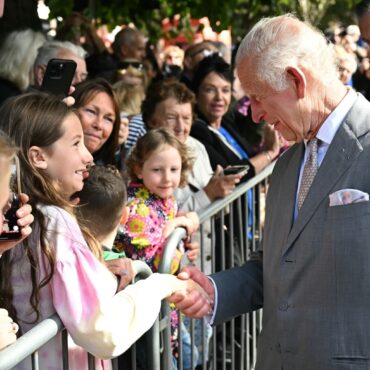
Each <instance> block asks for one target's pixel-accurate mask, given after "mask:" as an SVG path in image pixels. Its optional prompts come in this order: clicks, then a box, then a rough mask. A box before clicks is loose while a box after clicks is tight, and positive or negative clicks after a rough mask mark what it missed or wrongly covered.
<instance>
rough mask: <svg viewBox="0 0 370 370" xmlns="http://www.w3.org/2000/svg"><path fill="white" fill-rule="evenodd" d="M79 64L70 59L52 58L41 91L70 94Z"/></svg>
mask: <svg viewBox="0 0 370 370" xmlns="http://www.w3.org/2000/svg"><path fill="white" fill-rule="evenodd" d="M76 67H77V64H76V62H75V61H73V60H70V59H50V60H49V63H48V65H47V67H46V71H45V74H44V78H43V80H42V84H41V91H46V92H49V93H51V94H53V95H57V96H62V97H63V98H65V97H66V96H68V93H69V89H70V87H71V84H72V81H73V77H74V75H75V72H76Z"/></svg>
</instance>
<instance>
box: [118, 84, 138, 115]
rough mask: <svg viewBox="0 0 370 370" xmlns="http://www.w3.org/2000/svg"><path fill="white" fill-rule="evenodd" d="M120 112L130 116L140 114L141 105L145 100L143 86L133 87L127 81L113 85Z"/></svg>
mask: <svg viewBox="0 0 370 370" xmlns="http://www.w3.org/2000/svg"><path fill="white" fill-rule="evenodd" d="M113 90H114V92H115V93H116V99H117V103H118V107H119V110H120V111H121V112H126V113H127V114H128V115H129V116H134V115H136V114H140V112H141V103H142V102H143V100H144V99H145V90H144V86H143V85H131V84H129V83H127V82H126V81H118V82H116V83H115V84H114V85H113Z"/></svg>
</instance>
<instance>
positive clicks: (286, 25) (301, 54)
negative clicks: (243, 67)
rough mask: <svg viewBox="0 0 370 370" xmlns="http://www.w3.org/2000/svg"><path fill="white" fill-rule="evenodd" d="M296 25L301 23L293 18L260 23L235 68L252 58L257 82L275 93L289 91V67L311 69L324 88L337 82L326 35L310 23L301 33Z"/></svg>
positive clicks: (243, 46)
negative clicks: (265, 85) (268, 86)
mask: <svg viewBox="0 0 370 370" xmlns="http://www.w3.org/2000/svg"><path fill="white" fill-rule="evenodd" d="M294 22H295V23H296V24H297V25H298V24H299V23H298V22H301V21H299V20H298V18H296V17H295V16H294V15H293V14H285V15H282V16H278V17H273V18H263V19H261V20H260V21H259V22H258V23H257V24H256V25H255V26H254V27H253V28H252V29H251V31H250V32H249V33H248V34H247V35H246V36H245V37H244V39H243V41H242V43H241V44H240V47H239V50H238V53H237V55H236V66H237V67H238V66H239V65H240V64H241V63H243V60H244V58H246V57H250V58H252V61H253V63H254V67H255V72H256V77H257V78H258V80H260V81H265V82H267V83H268V84H269V85H270V86H271V87H272V88H273V89H274V90H276V91H282V90H284V89H286V88H287V87H288V84H289V79H288V74H287V68H288V67H302V66H305V67H308V68H309V69H310V70H311V71H312V72H313V73H315V74H316V75H317V76H319V78H320V80H321V81H322V82H323V83H324V84H325V85H329V84H330V83H331V82H332V81H334V80H338V72H337V69H336V64H335V57H334V52H333V48H332V47H331V46H330V45H329V44H328V42H327V40H326V39H325V37H324V35H323V34H322V33H321V32H320V31H319V30H317V29H315V28H314V27H313V26H311V25H309V24H307V23H305V25H306V27H305V28H303V27H301V28H299V29H298V28H297V27H294ZM302 24H303V23H302Z"/></svg>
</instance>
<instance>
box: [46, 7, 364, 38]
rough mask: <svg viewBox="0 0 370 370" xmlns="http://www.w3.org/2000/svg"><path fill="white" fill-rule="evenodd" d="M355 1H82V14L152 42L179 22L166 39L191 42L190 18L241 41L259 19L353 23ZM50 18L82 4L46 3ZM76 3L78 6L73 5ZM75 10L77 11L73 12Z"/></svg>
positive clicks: (63, 15) (318, 24)
mask: <svg viewBox="0 0 370 370" xmlns="http://www.w3.org/2000/svg"><path fill="white" fill-rule="evenodd" d="M358 2H359V0H227V1H225V0H207V1H205V0H176V1H175V0H130V1H125V2H124V1H122V0H89V1H87V0H85V10H84V14H85V15H87V16H88V17H90V18H95V19H96V20H97V22H98V24H99V23H104V24H108V25H109V26H110V27H113V26H115V25H117V24H127V23H129V22H132V23H134V24H135V25H136V27H138V28H140V29H142V30H144V31H145V32H146V33H147V35H149V37H151V38H152V39H153V40H156V39H158V38H159V37H162V36H163V27H162V20H163V19H165V18H169V19H170V20H172V21H173V20H174V19H175V16H176V15H180V18H179V21H178V22H174V24H175V25H174V26H173V27H172V28H171V29H170V31H168V34H167V36H168V37H174V36H176V35H177V34H178V33H179V32H180V31H181V32H184V33H185V35H187V36H188V38H191V36H192V34H193V32H194V30H192V28H191V18H193V19H196V18H202V17H205V16H207V17H208V18H209V20H210V22H211V25H212V27H213V28H214V29H215V30H216V31H218V30H222V29H227V28H230V27H231V29H232V32H233V34H234V36H237V37H238V36H239V37H242V36H243V35H244V34H245V33H246V32H247V31H248V29H250V27H251V26H252V25H253V24H254V23H255V22H256V21H257V20H259V19H260V18H261V17H264V16H273V15H278V14H283V13H286V12H293V13H295V14H297V15H298V16H299V17H301V18H302V19H305V20H308V21H310V22H311V23H313V24H315V25H316V26H319V27H320V28H322V29H324V28H326V27H327V26H328V25H329V24H330V23H331V22H334V21H337V20H343V21H344V22H346V23H347V22H353V20H352V15H351V9H352V8H353V6H354V5H355V3H358ZM46 3H47V5H48V6H49V7H50V9H51V16H52V17H53V16H56V15H58V16H62V17H65V16H67V15H68V14H70V12H71V11H73V10H81V3H84V1H82V2H81V1H74V0H47V1H46ZM77 3H79V6H77V5H76V4H77ZM77 8H79V9H77Z"/></svg>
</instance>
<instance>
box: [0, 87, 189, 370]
mask: <svg viewBox="0 0 370 370" xmlns="http://www.w3.org/2000/svg"><path fill="white" fill-rule="evenodd" d="M0 127H1V128H2V129H3V130H4V131H5V132H6V133H7V134H8V135H9V136H10V137H11V138H12V139H13V140H14V142H15V144H16V145H17V146H18V147H19V159H20V165H21V173H22V185H23V190H24V191H25V192H26V193H27V194H28V195H29V197H30V204H31V205H32V207H33V209H34V216H35V226H34V231H33V233H32V235H31V237H30V238H28V239H26V240H25V241H23V243H22V244H20V245H19V247H16V248H15V249H13V250H12V251H11V252H6V253H5V254H4V255H3V257H2V258H1V260H0V274H1V281H0V297H2V300H3V303H4V305H3V307H5V308H7V309H8V310H9V312H10V313H11V316H12V317H13V318H14V319H15V320H16V321H17V322H18V323H19V325H20V327H21V330H22V332H23V333H25V332H27V331H28V330H29V329H30V328H32V327H33V326H34V325H35V324H37V323H38V322H40V321H41V320H43V319H46V318H47V317H49V316H51V315H52V314H54V313H57V314H58V315H59V317H60V318H61V320H62V322H63V324H64V325H65V327H66V329H67V331H68V333H69V334H70V336H71V337H72V339H73V341H74V343H75V345H76V346H75V347H74V348H73V349H70V350H69V368H70V369H76V370H77V369H78V370H82V369H86V368H87V355H86V351H88V352H90V353H92V354H93V355H95V356H96V357H98V358H110V357H113V356H116V355H119V354H120V353H122V352H123V351H125V350H126V349H127V348H128V347H129V346H130V345H131V344H132V343H133V342H134V341H136V339H137V338H139V337H140V336H141V335H142V334H143V333H144V332H145V331H146V330H148V329H149V328H150V326H151V325H152V324H153V322H154V320H155V318H156V317H157V315H158V312H159V308H160V302H161V300H162V299H163V298H165V297H167V296H169V295H170V294H171V293H172V292H174V291H176V290H179V289H180V290H181V289H183V290H185V289H186V286H185V285H183V284H182V282H180V281H178V279H176V278H175V277H174V276H172V275H160V274H153V275H152V276H151V277H149V278H148V279H146V280H144V281H140V282H138V283H137V284H135V285H131V286H129V287H128V288H126V289H125V290H123V291H120V292H118V293H116V290H117V279H116V277H115V276H114V275H113V274H112V273H111V272H110V271H109V270H108V269H107V268H106V267H105V266H104V264H103V263H102V258H101V249H100V246H99V244H98V243H97V242H96V240H95V239H94V238H93V236H92V235H91V234H90V233H89V231H88V229H87V228H86V227H84V226H83V225H79V224H78V222H77V220H76V217H75V211H74V206H73V205H72V204H71V203H70V197H71V195H72V194H73V193H75V192H76V191H79V190H81V189H82V187H83V178H84V172H85V171H86V169H87V168H88V167H89V165H90V164H91V162H92V156H91V154H90V153H89V151H88V150H87V149H86V147H85V145H84V141H83V137H84V135H83V131H82V126H81V122H80V120H79V118H78V116H77V114H76V113H75V111H74V110H73V109H71V108H69V107H67V106H66V105H65V104H64V103H62V102H60V101H59V100H58V99H56V98H55V97H52V96H48V95H44V94H28V95H22V96H19V97H17V98H15V99H14V100H12V101H8V102H6V103H5V105H4V106H3V107H2V108H1V109H0ZM60 343H61V338H60V336H59V335H58V336H56V337H55V338H54V339H52V340H51V341H50V342H48V344H46V345H45V346H44V347H42V349H40V351H39V359H40V368H42V369H62V360H61V359H62V353H61V351H60ZM81 347H83V348H81ZM96 365H97V368H98V369H101V368H103V367H104V368H107V367H106V365H105V364H103V363H102V361H101V360H97V361H96ZM107 366H109V365H107ZM30 367H31V363H30V359H29V360H26V361H24V362H23V363H21V364H20V365H19V367H18V368H22V369H29V368H30Z"/></svg>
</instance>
